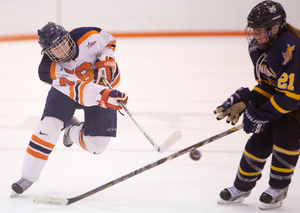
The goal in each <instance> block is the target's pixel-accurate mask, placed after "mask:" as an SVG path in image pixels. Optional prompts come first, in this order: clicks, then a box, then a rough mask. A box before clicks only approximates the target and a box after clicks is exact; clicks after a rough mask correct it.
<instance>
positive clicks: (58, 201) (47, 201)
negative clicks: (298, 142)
mask: <svg viewBox="0 0 300 213" xmlns="http://www.w3.org/2000/svg"><path fill="white" fill-rule="evenodd" d="M242 128H243V124H241V125H238V126H236V127H233V128H231V129H228V130H226V131H224V132H222V133H219V134H217V135H214V136H212V137H210V138H208V139H206V140H203V141H201V142H198V143H196V144H194V145H192V146H189V147H187V148H185V149H182V150H180V151H178V152H175V153H173V154H171V155H169V156H167V157H164V158H162V159H160V160H158V161H155V162H153V163H150V164H148V165H146V166H144V167H141V168H139V169H137V170H135V171H133V172H130V173H129V174H126V175H123V176H122V177H119V178H117V179H114V180H112V181H110V182H108V183H106V184H104V185H102V186H99V187H97V188H95V189H92V190H91V191H88V192H86V193H84V194H81V195H78V196H76V197H72V198H58V197H50V196H42V195H41V196H37V197H36V198H35V199H34V201H33V202H34V203H36V204H44V205H56V206H68V205H70V204H72V203H75V202H77V201H79V200H82V199H84V198H86V197H89V196H91V195H93V194H95V193H97V192H100V191H102V190H104V189H107V188H109V187H111V186H113V185H116V184H118V183H120V182H123V181H125V180H127V179H129V178H132V177H134V176H136V175H138V174H140V173H143V172H145V171H147V170H149V169H152V168H154V167H156V166H158V165H160V164H163V163H165V162H167V161H169V160H172V159H174V158H177V157H179V156H181V155H183V154H186V153H188V152H190V151H193V150H195V149H197V148H199V147H201V146H204V145H206V144H208V143H211V142H213V141H215V140H218V139H220V138H222V137H225V136H226V135H229V134H231V133H233V132H236V131H238V130H240V129H242Z"/></svg>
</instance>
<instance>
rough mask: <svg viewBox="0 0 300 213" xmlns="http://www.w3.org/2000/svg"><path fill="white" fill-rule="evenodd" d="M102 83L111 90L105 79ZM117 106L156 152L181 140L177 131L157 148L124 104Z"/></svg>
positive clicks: (121, 102) (164, 149)
mask: <svg viewBox="0 0 300 213" xmlns="http://www.w3.org/2000/svg"><path fill="white" fill-rule="evenodd" d="M103 75H104V74H103ZM105 75H106V74H105ZM102 81H103V82H104V84H105V85H106V86H108V87H109V88H110V89H113V88H112V86H111V85H110V84H109V83H108V81H107V80H106V78H102ZM119 104H120V105H121V107H122V108H123V109H124V111H125V112H126V113H127V115H128V116H129V117H130V118H131V120H132V121H133V123H134V124H135V125H136V126H137V127H138V128H139V130H140V131H141V132H142V133H143V135H144V136H145V137H146V138H147V139H148V141H149V142H150V143H151V144H152V146H154V148H155V149H156V150H157V151H158V152H160V153H163V152H164V151H166V150H167V149H168V148H170V147H171V146H172V145H173V144H175V143H176V142H177V141H178V140H179V139H180V138H181V132H180V131H179V130H177V131H176V132H174V133H173V134H172V135H171V136H170V137H168V139H167V140H166V141H165V142H164V143H163V144H162V145H160V146H158V145H157V143H155V141H154V140H153V139H152V137H151V136H150V135H149V134H148V133H147V132H146V130H145V129H143V127H142V126H141V125H139V123H138V122H137V121H136V120H135V118H134V117H133V116H132V114H131V113H130V112H129V110H128V108H127V106H126V105H125V104H124V102H123V101H119Z"/></svg>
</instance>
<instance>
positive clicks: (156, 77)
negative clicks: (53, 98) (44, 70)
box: [0, 37, 300, 213]
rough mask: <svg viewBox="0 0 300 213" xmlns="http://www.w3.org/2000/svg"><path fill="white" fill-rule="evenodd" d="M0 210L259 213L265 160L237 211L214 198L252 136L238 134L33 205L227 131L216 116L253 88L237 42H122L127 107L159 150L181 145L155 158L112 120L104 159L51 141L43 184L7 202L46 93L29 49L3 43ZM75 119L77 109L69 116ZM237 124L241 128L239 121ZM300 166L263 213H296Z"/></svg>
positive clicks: (33, 47)
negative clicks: (60, 203)
mask: <svg viewBox="0 0 300 213" xmlns="http://www.w3.org/2000/svg"><path fill="white" fill-rule="evenodd" d="M0 58H1V68H0V74H1V79H0V89H1V90H0V91H1V93H0V106H1V111H0V133H1V137H2V139H1V145H0V165H1V170H0V176H1V184H0V196H1V202H0V209H1V212H18V213H19V212H22V213H27V212H28V213H29V212H30V213H33V212H44V213H47V212H51V213H53V212H59V213H61V212H72V213H76V212H78V213H79V212H80V213H81V212H85V213H88V212H102V213H107V212H118V213H140V212H143V213H148V212H153V213H158V212H159V213H160V212H165V213H168V212H170V213H171V212H172V213H187V212H189V213H190V212H222V213H226V212H230V213H232V212H249V213H250V212H251V213H253V212H260V210H259V209H258V207H259V200H258V199H259V196H260V194H261V193H262V192H263V191H264V190H265V189H267V188H268V175H269V165H270V161H268V162H267V165H266V167H265V170H264V172H263V177H262V179H261V180H260V181H259V182H258V184H257V186H256V187H255V188H254V189H253V191H252V194H251V195H250V197H249V198H247V199H246V200H245V202H244V203H242V204H238V205H228V206H223V205H218V204H217V200H218V198H219V192H220V191H221V190H222V189H223V188H224V187H228V186H231V185H232V183H233V180H234V178H235V174H236V171H237V167H238V164H239V160H240V157H241V154H242V151H243V148H244V145H245V142H246V141H247V139H248V137H249V135H247V134H245V133H244V132H243V131H242V130H241V131H238V132H236V133H234V134H231V135H229V136H226V137H224V138H222V139H219V140H217V141H214V142H213V143H211V144H208V145H206V146H203V147H201V148H200V151H201V152H202V158H201V160H200V161H192V160H191V159H190V158H189V156H188V154H185V155H183V156H180V157H178V158H176V159H174V160H171V161H168V162H166V163H164V164H162V165H160V166H158V167H155V168H153V169H150V170H148V171H146V172H144V173H142V174H139V175H137V176H135V177H133V178H130V179H128V180H126V181H124V182H121V183H119V184H117V185H114V186H112V187H110V188H108V189H106V190H103V191H101V192H99V193H97V194H95V195H93V196H91V197H88V198H86V199H84V200H81V201H79V202H77V203H74V204H72V205H70V206H67V207H57V206H45V205H36V204H34V203H33V199H34V198H35V197H36V196H37V195H49V196H54V197H61V198H69V197H74V196H77V195H79V194H82V193H85V192H87V191H89V190H91V189H93V188H96V187H98V186H100V185H103V184H105V183H107V182H109V181H111V180H113V179H116V178H118V177H120V176H122V175H125V174H127V173H130V172H131V171H133V170H136V169H138V168H140V167H143V166H145V165H147V164H149V163H152V162H154V161H156V160H158V159H160V158H163V157H165V156H167V155H170V154H172V153H173V152H176V151H178V150H180V149H183V148H185V147H187V146H190V145H192V144H195V143H197V142H199V141H202V140H204V139H206V138H208V137H211V136H212V135H215V134H217V133H220V132H222V131H225V130H226V129H229V128H231V125H228V124H226V122H225V121H217V120H216V119H215V115H214V114H213V110H214V109H215V107H216V106H218V105H220V104H221V103H222V102H223V101H224V100H225V99H226V98H227V97H228V96H229V95H231V94H232V93H233V92H234V91H235V90H236V89H238V88H239V87H241V86H248V87H250V88H252V87H253V86H254V85H255V82H254V77H253V67H252V64H251V61H250V58H249V56H248V53H247V42H246V39H245V38H243V37H216V38H211V37H182V38H181V37H177V38H174V37H172V38H119V39H117V48H116V60H117V62H118V63H119V67H120V70H121V74H122V85H121V86H120V87H119V89H120V90H121V91H124V92H126V93H127V94H128V95H129V101H128V105H127V106H128V108H129V109H130V111H131V113H132V114H133V116H134V117H135V119H136V120H137V121H138V122H139V123H140V124H141V125H142V126H143V127H144V128H145V129H146V130H147V132H148V133H149V134H150V135H151V136H152V137H153V138H154V140H155V141H156V143H158V144H161V143H163V142H164V141H165V140H166V139H167V138H168V137H169V135H171V134H172V133H173V132H174V131H176V130H181V132H182V138H181V140H180V141H179V142H178V143H176V144H175V145H174V146H172V147H171V148H170V149H169V150H168V151H166V152H165V153H163V154H161V153H158V152H157V151H156V150H155V149H154V148H153V147H152V145H151V144H150V143H149V142H148V140H147V139H146V138H145V137H144V136H143V135H142V134H141V132H140V131H139V130H138V128H137V127H136V126H135V125H134V123H133V122H132V121H131V119H130V118H129V117H128V116H126V115H125V116H124V117H122V116H121V115H120V116H119V118H118V119H119V120H118V134H117V138H115V139H112V140H111V143H110V145H109V146H108V149H107V150H106V151H105V152H104V153H103V154H101V155H98V156H94V155H91V154H89V153H87V152H85V151H83V150H81V149H79V148H78V147H75V146H73V147H71V148H69V149H68V148H65V147H64V146H63V145H62V140H61V138H60V141H59V142H58V143H57V145H56V147H55V149H54V151H53V152H52V154H51V156H50V158H49V160H48V163H47V165H46V167H45V169H44V171H43V173H42V176H41V178H40V180H39V181H38V182H37V183H35V184H33V185H32V187H31V188H30V189H29V190H28V191H26V192H25V193H24V194H23V195H21V196H18V197H16V198H10V197H9V196H10V193H11V184H12V183H13V182H14V181H17V180H18V179H19V178H20V174H21V169H22V161H23V156H24V152H25V149H26V147H27V144H28V142H29V139H30V137H31V134H32V133H33V131H34V129H35V126H36V125H37V124H38V123H39V119H40V116H41V114H42V110H43V107H44V102H45V98H46V95H47V92H48V90H49V86H48V85H44V84H43V83H42V82H41V81H39V79H38V76H37V67H38V64H39V61H40V58H41V55H40V47H39V45H38V44H37V42H36V41H22V42H6V43H0ZM76 116H77V117H78V118H79V119H82V118H83V113H82V111H78V112H76ZM239 123H241V121H240V122H239ZM299 175H300V174H299V168H296V170H295V175H294V177H293V182H292V184H291V186H290V189H289V193H288V198H287V199H286V200H284V203H283V207H282V208H281V209H278V210H271V211H268V212H277V211H279V212H289V213H290V212H299V205H298V201H299V193H298V190H299V188H300V181H299V179H300V178H299Z"/></svg>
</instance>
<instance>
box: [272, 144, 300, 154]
mask: <svg viewBox="0 0 300 213" xmlns="http://www.w3.org/2000/svg"><path fill="white" fill-rule="evenodd" d="M273 149H274V150H275V151H276V152H280V153H283V154H286V155H299V154H300V150H299V149H298V150H294V151H288V150H286V149H282V148H280V147H278V146H276V145H273Z"/></svg>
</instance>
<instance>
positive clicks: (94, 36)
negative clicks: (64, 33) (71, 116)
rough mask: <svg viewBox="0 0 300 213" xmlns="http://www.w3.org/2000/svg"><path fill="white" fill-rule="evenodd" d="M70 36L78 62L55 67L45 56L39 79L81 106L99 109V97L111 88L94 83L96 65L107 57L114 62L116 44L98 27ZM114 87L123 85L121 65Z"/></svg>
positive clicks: (113, 79)
mask: <svg viewBox="0 0 300 213" xmlns="http://www.w3.org/2000/svg"><path fill="white" fill-rule="evenodd" d="M70 36H71V37H72V39H73V40H74V42H75V43H76V48H77V53H76V56H75V57H74V59H73V60H71V61H68V62H62V63H55V62H52V61H51V60H50V58H49V57H48V56H47V55H46V54H45V55H44V56H43V58H42V60H41V63H40V65H39V69H38V73H39V78H40V80H41V81H43V82H45V83H48V84H51V85H52V86H53V87H54V88H56V89H57V90H59V91H60V92H62V93H63V94H65V95H67V96H69V97H70V98H72V99H73V100H74V101H76V102H78V103H79V104H81V105H84V106H95V105H98V102H97V101H96V97H97V95H99V93H100V92H101V91H102V90H103V89H105V88H107V87H104V86H102V85H98V84H95V83H94V69H95V62H96V61H97V59H98V57H99V56H100V55H103V54H104V55H108V56H110V57H113V58H114V54H115V47H116V40H115V38H113V36H112V35H110V34H109V33H107V32H105V31H103V30H101V29H100V28H96V27H81V28H76V29H74V30H72V31H71V32H70ZM110 83H111V85H112V86H113V87H117V86H118V85H119V83H120V73H119V70H118V66H117V65H116V69H115V70H114V74H113V76H112V80H111V81H110Z"/></svg>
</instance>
